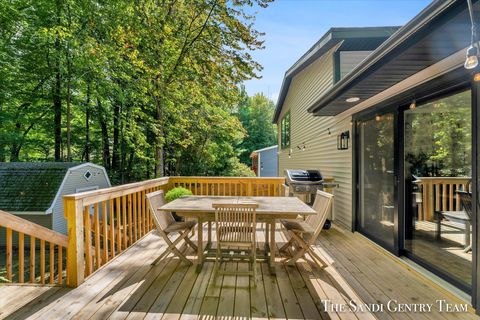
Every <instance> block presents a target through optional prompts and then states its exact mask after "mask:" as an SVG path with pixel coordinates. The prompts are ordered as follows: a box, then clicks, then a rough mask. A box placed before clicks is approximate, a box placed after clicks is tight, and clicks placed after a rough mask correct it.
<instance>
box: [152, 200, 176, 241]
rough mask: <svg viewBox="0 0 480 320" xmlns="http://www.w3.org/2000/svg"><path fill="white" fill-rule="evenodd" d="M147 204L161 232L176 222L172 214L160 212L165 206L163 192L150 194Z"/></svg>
mask: <svg viewBox="0 0 480 320" xmlns="http://www.w3.org/2000/svg"><path fill="white" fill-rule="evenodd" d="M147 202H148V205H149V206H150V211H151V212H152V217H153V221H154V222H155V225H156V227H157V229H158V230H159V231H162V232H163V230H165V229H166V228H167V227H168V226H169V225H171V224H172V223H174V222H175V218H174V217H173V215H172V214H171V213H170V212H166V211H160V210H158V208H160V207H161V206H163V205H164V204H165V197H164V195H163V190H160V191H155V192H151V193H148V194H147Z"/></svg>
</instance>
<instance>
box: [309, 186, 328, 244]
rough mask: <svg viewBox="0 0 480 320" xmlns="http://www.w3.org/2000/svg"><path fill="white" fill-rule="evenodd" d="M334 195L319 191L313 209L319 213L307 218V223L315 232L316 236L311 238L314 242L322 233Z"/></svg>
mask: <svg viewBox="0 0 480 320" xmlns="http://www.w3.org/2000/svg"><path fill="white" fill-rule="evenodd" d="M332 202H333V194H331V193H328V192H325V191H321V190H317V195H316V197H315V202H314V203H313V206H312V208H313V209H314V210H315V211H316V212H317V214H315V215H310V216H307V218H306V219H305V222H306V223H308V224H309V225H310V226H311V227H312V228H313V229H314V230H315V232H314V234H313V236H312V237H311V239H312V241H315V239H316V238H317V237H318V235H319V234H320V231H322V228H323V225H324V224H325V220H327V215H328V212H329V211H330V208H331V207H332Z"/></svg>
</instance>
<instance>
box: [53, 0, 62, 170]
mask: <svg viewBox="0 0 480 320" xmlns="http://www.w3.org/2000/svg"><path fill="white" fill-rule="evenodd" d="M61 12H62V11H61V1H60V0H57V24H58V26H60V23H61V18H60V15H61ZM55 52H56V57H55V83H54V85H53V94H52V97H53V110H54V118H53V132H54V139H55V161H62V96H61V94H62V77H61V74H60V72H61V70H60V54H61V52H60V37H59V35H58V34H57V37H56V39H55Z"/></svg>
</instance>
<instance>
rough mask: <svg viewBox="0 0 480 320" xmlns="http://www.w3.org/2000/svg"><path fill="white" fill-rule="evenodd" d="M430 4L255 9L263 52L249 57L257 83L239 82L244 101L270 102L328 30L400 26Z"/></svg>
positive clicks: (323, 1)
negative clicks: (256, 97) (259, 97)
mask: <svg viewBox="0 0 480 320" xmlns="http://www.w3.org/2000/svg"><path fill="white" fill-rule="evenodd" d="M430 2H431V0H276V1H275V2H273V3H271V4H270V5H269V6H268V7H267V8H266V9H262V8H260V9H258V10H257V14H256V22H255V26H256V29H257V30H259V31H261V32H265V36H264V37H263V40H265V44H264V45H265V49H263V50H257V51H254V52H253V53H252V55H253V57H254V59H255V60H256V61H257V62H259V63H260V64H261V65H262V66H263V68H264V69H263V70H262V71H261V72H260V75H261V76H262V78H261V79H252V80H249V81H246V82H245V87H246V90H247V92H248V94H249V95H253V94H255V93H259V92H263V93H264V94H265V95H266V96H267V97H269V98H270V99H272V100H273V101H274V102H276V101H277V97H278V94H279V91H280V87H281V85H282V80H283V76H284V74H285V71H287V69H288V68H290V66H292V65H293V64H294V63H295V62H296V61H297V60H298V59H299V58H300V57H301V56H302V55H303V54H304V53H305V52H306V51H307V50H308V49H310V47H311V46H313V45H314V44H315V42H317V41H318V40H319V39H320V38H321V37H322V36H323V35H324V34H325V33H326V32H327V31H328V29H330V28H331V27H372V26H401V25H404V24H405V23H406V22H408V21H409V20H411V19H412V18H413V17H414V16H415V15H417V14H418V13H419V12H420V11H421V10H422V9H424V8H425V7H426V6H428V4H429V3H430Z"/></svg>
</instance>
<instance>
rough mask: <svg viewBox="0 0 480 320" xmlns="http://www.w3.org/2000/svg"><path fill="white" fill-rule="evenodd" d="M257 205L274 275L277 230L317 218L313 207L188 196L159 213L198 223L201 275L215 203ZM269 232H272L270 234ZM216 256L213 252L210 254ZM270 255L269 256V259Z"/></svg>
mask: <svg viewBox="0 0 480 320" xmlns="http://www.w3.org/2000/svg"><path fill="white" fill-rule="evenodd" d="M243 202H246V203H251V202H255V203H258V208H257V211H256V216H257V222H260V223H262V222H264V223H266V225H267V227H266V233H265V256H266V259H267V261H268V264H269V270H270V273H272V274H275V246H276V245H275V226H276V223H277V221H278V220H279V219H295V218H297V216H298V215H300V216H308V215H314V214H316V212H315V210H313V209H312V208H311V207H310V206H308V205H307V204H305V203H304V202H302V201H301V200H300V199H298V198H296V197H243V196H185V197H182V198H179V199H176V200H174V201H172V202H170V203H168V204H166V205H164V206H162V207H160V208H158V210H161V211H168V212H175V213H176V214H177V215H179V216H183V217H185V218H193V219H196V220H197V222H198V235H197V237H198V252H197V255H198V259H197V263H198V264H197V272H200V271H201V269H202V267H203V263H204V259H205V255H204V253H205V251H207V255H208V253H209V249H210V248H211V242H212V234H211V233H212V228H211V224H212V221H215V210H214V209H213V204H214V203H243ZM204 222H208V237H207V239H208V241H207V245H206V246H205V247H204V245H203V223H204ZM269 229H270V230H269ZM210 253H211V256H214V254H213V251H212V252H210ZM268 253H269V255H268Z"/></svg>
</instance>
